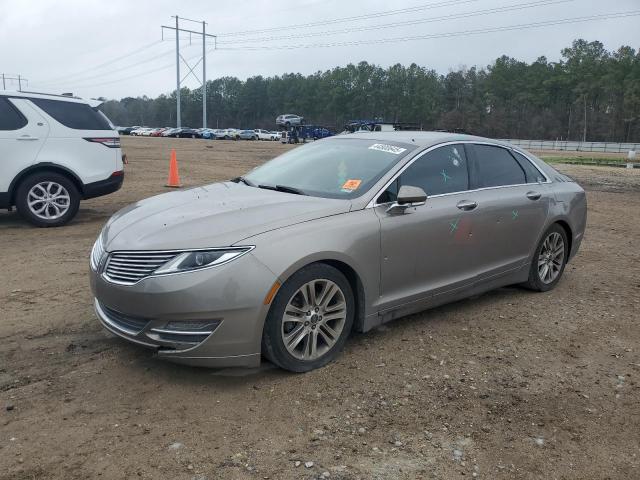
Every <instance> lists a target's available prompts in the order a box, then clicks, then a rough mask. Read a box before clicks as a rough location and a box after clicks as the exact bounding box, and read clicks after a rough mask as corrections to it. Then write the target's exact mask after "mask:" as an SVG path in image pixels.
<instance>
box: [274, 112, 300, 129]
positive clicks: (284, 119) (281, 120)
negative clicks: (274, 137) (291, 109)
mask: <svg viewBox="0 0 640 480" xmlns="http://www.w3.org/2000/svg"><path fill="white" fill-rule="evenodd" d="M303 123H304V117H301V116H300V115H293V114H292V113H286V114H284V115H278V116H277V117H276V125H281V126H283V127H289V126H291V125H302V124H303Z"/></svg>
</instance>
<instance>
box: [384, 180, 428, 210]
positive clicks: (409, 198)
mask: <svg viewBox="0 0 640 480" xmlns="http://www.w3.org/2000/svg"><path fill="white" fill-rule="evenodd" d="M426 201H427V194H426V193H424V190H423V189H421V188H420V187H413V186H411V185H403V186H401V187H400V191H399V192H398V197H397V199H396V201H395V202H393V203H392V204H391V205H390V206H389V208H387V213H389V212H391V211H393V210H398V209H401V210H404V209H406V208H409V207H419V206H420V205H424V204H425V202H426Z"/></svg>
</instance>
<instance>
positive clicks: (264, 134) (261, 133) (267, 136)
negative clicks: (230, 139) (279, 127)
mask: <svg viewBox="0 0 640 480" xmlns="http://www.w3.org/2000/svg"><path fill="white" fill-rule="evenodd" d="M254 132H255V133H256V135H257V136H258V140H271V132H269V131H268V130H262V129H260V128H257V129H255V130H254Z"/></svg>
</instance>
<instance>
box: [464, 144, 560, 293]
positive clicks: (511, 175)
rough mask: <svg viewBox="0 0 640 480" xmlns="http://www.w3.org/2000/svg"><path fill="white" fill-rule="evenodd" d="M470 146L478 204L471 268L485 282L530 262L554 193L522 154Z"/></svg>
mask: <svg viewBox="0 0 640 480" xmlns="http://www.w3.org/2000/svg"><path fill="white" fill-rule="evenodd" d="M467 147H468V151H469V156H470V159H471V183H472V188H474V189H476V191H475V192H474V193H473V200H474V201H475V202H476V203H477V204H478V206H477V208H476V217H475V222H474V229H473V232H474V233H473V236H474V240H475V242H474V243H475V245H476V246H477V251H476V252H477V254H476V255H475V256H474V259H473V262H474V263H473V265H474V268H475V269H476V271H477V276H478V280H479V281H482V280H483V279H488V278H492V277H496V276H500V275H503V274H507V273H510V272H513V271H514V270H517V269H519V268H521V267H523V266H524V265H526V264H527V263H528V260H529V257H530V256H531V254H532V253H533V250H534V248H535V246H536V244H537V242H538V238H539V236H540V234H541V231H542V228H543V227H544V225H545V222H546V219H547V214H548V211H549V204H550V195H551V193H550V191H549V189H548V185H547V184H546V183H545V182H546V178H545V177H544V176H543V174H542V173H541V172H540V171H539V170H537V169H536V168H535V167H534V166H533V165H532V164H531V162H529V161H528V160H527V159H526V158H525V157H524V156H522V155H520V157H521V158H518V157H517V156H516V155H519V154H515V153H513V152H512V151H511V150H510V149H508V148H505V147H501V146H497V145H487V144H468V145H467Z"/></svg>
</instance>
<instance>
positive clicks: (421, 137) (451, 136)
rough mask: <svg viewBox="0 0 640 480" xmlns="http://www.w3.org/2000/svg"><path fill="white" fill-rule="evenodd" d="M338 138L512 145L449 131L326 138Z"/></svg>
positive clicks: (433, 143) (381, 133)
mask: <svg viewBox="0 0 640 480" xmlns="http://www.w3.org/2000/svg"><path fill="white" fill-rule="evenodd" d="M340 138H363V139H368V140H380V141H389V142H402V143H408V144H410V145H411V144H414V145H418V146H419V147H431V146H433V145H437V144H439V143H446V142H488V143H493V144H496V145H504V146H507V147H511V146H512V145H510V144H508V143H505V142H501V141H499V140H493V139H491V138H486V137H477V136H475V135H466V134H462V133H449V132H422V131H410V130H405V131H397V132H355V133H348V134H344V135H336V136H334V137H330V138H328V139H326V140H331V139H340Z"/></svg>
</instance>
